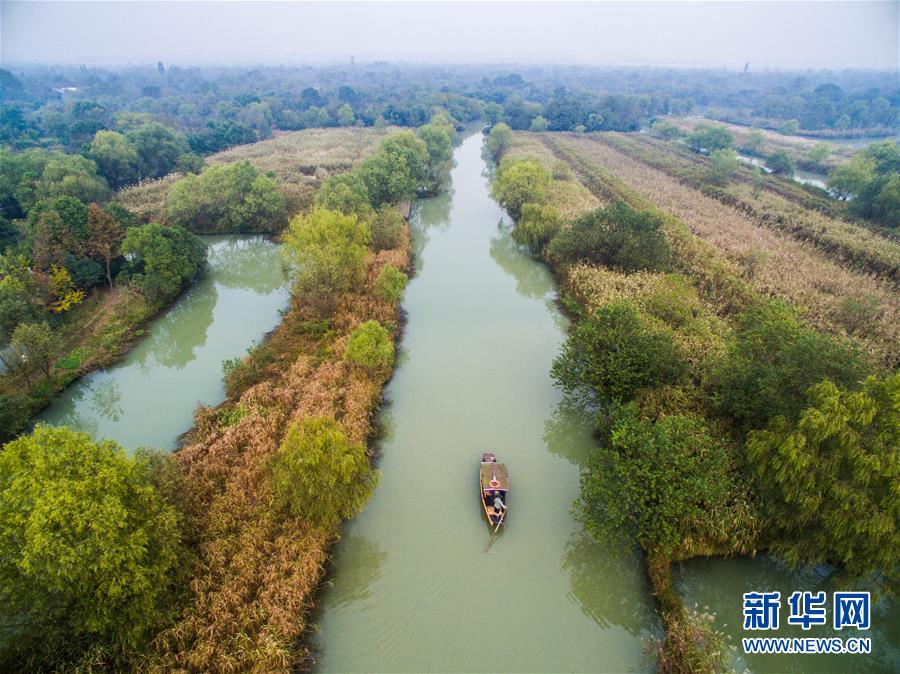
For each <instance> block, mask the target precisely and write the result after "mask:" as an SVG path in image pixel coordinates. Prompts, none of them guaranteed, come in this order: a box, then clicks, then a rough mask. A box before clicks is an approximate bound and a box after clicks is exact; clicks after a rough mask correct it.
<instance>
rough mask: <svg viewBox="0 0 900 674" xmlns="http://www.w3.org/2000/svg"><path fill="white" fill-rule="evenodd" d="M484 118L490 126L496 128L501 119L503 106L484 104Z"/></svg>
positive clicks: (491, 103)
mask: <svg viewBox="0 0 900 674" xmlns="http://www.w3.org/2000/svg"><path fill="white" fill-rule="evenodd" d="M483 114H484V118H485V119H486V120H487V123H488V124H490V125H491V126H496V125H497V123H498V122H499V121H500V119H501V118H502V117H503V106H501V105H500V104H499V103H494V102H493V101H491V102H490V103H486V104H485V106H484V110H483Z"/></svg>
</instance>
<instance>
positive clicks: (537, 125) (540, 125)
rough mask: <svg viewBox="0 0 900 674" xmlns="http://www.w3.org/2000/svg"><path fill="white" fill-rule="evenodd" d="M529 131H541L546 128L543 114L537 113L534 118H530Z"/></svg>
mask: <svg viewBox="0 0 900 674" xmlns="http://www.w3.org/2000/svg"><path fill="white" fill-rule="evenodd" d="M529 129H530V130H531V131H535V132H537V133H540V132H542V131H546V130H547V118H546V117H544V116H543V115H538V116H537V117H535V118H534V119H532V120H531V125H530V126H529Z"/></svg>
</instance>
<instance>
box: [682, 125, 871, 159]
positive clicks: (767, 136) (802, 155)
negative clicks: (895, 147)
mask: <svg viewBox="0 0 900 674" xmlns="http://www.w3.org/2000/svg"><path fill="white" fill-rule="evenodd" d="M667 119H668V121H670V122H672V123H673V124H675V125H676V126H677V127H678V128H680V129H681V130H682V131H684V132H685V133H690V132H691V131H693V130H694V128H695V127H696V126H697V125H698V124H715V125H717V126H724V127H725V128H727V129H728V131H729V132H730V133H731V135H732V136H734V142H735V145H737V146H738V147H741V146H742V145H744V143H746V142H747V138H748V137H749V135H750V133H751V132H753V131H758V132H759V133H761V134H762V136H763V144H762V146H761V147H760V149H759V154H760V155H769V154H772V153H773V152H777V151H778V150H784V151H785V152H787V153H788V154H789V155H791V157H793V158H794V159H795V160H796V161H798V163H800V162H803V161H805V160H806V156H807V155H808V154H809V151H810V150H811V149H812V148H813V147H815V146H816V145H818V144H819V143H821V142H823V141H821V140H818V139H810V138H804V137H802V136H786V135H784V134H781V133H777V132H775V131H769V130H766V129H754V128H753V127H748V126H740V125H738V124H729V123H727V122H716V121H713V122H711V121H710V120H708V119H704V118H702V117H671V118H667ZM825 144H826V145H828V149H829V150H830V151H831V154H830V155H829V157H828V158H827V159H826V160H825V161H824V162H823V167H824V168H828V169H831V168H834V167H835V166H837V165H839V164H842V163H844V162H845V161H847V160H848V159H850V158H851V157H852V156H853V153H854V152H855V151H856V148H853V147H850V146H847V145H840V144H838V143H827V142H826V143H825Z"/></svg>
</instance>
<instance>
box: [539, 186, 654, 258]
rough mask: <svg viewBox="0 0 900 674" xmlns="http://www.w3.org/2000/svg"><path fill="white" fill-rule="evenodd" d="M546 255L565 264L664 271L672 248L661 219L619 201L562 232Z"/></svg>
mask: <svg viewBox="0 0 900 674" xmlns="http://www.w3.org/2000/svg"><path fill="white" fill-rule="evenodd" d="M547 255H548V257H550V258H552V259H555V260H558V261H560V262H564V263H574V262H585V261H586V262H592V263H594V264H602V265H606V266H609V267H616V268H618V269H621V270H622V271H625V272H632V271H639V270H642V269H661V268H663V267H665V266H666V264H667V263H668V260H669V245H668V243H667V241H666V236H665V233H664V232H663V229H662V220H661V219H660V218H659V217H658V216H656V215H654V214H653V213H650V212H648V211H638V210H635V209H634V208H632V207H631V206H629V205H628V204H626V203H624V202H621V201H618V202H616V203H614V204H612V205H611V206H607V207H605V208H598V209H596V210H594V211H591V212H589V213H586V214H584V215H582V216H581V217H580V218H578V219H577V220H575V221H574V222H573V223H572V225H571V226H570V227H568V228H565V229H561V230H560V231H559V233H558V234H557V235H556V236H555V237H554V238H553V240H552V241H551V242H550V244H549V246H548V247H547Z"/></svg>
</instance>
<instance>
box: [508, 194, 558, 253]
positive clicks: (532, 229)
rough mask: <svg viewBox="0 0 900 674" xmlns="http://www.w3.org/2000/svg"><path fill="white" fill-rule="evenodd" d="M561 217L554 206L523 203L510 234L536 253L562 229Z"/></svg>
mask: <svg viewBox="0 0 900 674" xmlns="http://www.w3.org/2000/svg"><path fill="white" fill-rule="evenodd" d="M562 226H563V219H562V216H560V214H559V212H558V211H557V210H556V209H555V208H551V207H549V206H542V205H541V204H524V205H523V206H522V214H521V215H520V216H519V219H518V221H517V222H516V227H515V229H513V232H512V236H513V238H514V239H515V240H516V241H518V242H519V243H524V244H525V245H527V246H528V248H529V249H530V250H531V252H532V253H535V254H538V253H540V252H541V251H542V250H543V249H544V246H546V245H547V243H548V242H549V241H550V240H551V239H552V238H553V237H554V236H555V235H556V233H557V232H559V231H560V229H562Z"/></svg>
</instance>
